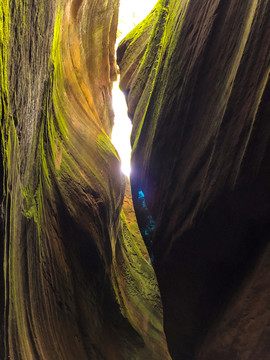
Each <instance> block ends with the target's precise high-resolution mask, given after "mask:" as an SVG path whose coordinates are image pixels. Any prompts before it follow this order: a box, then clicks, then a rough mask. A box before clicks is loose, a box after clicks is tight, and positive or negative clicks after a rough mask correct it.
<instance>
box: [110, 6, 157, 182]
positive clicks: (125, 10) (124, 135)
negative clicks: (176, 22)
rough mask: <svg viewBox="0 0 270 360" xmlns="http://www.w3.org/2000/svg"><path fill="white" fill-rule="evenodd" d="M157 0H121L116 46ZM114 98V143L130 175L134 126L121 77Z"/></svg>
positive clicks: (125, 171) (123, 169)
mask: <svg viewBox="0 0 270 360" xmlns="http://www.w3.org/2000/svg"><path fill="white" fill-rule="evenodd" d="M156 2H157V0H135V1H132V0H120V8H119V21H118V31H117V34H118V38H117V40H116V48H117V46H118V44H119V42H120V41H121V40H122V39H123V38H124V37H125V36H126V35H127V34H128V33H129V32H130V31H131V30H132V29H133V28H134V27H135V26H136V25H137V24H138V23H139V22H140V21H142V20H143V19H144V18H145V17H146V16H147V15H148V14H149V13H150V11H151V10H152V9H153V7H154V6H155V4H156ZM112 98H113V109H114V113H115V118H114V127H113V131H112V143H113V144H114V146H115V147H116V149H117V151H118V153H119V155H120V158H121V162H122V172H123V173H124V174H125V175H127V176H128V177H129V175H130V171H131V170H130V153H131V148H130V133H131V128H132V126H131V122H130V119H129V118H128V116H127V105H126V100H125V96H124V94H123V93H122V92H121V90H120V89H119V77H118V81H117V82H115V83H114V86H113V91H112Z"/></svg>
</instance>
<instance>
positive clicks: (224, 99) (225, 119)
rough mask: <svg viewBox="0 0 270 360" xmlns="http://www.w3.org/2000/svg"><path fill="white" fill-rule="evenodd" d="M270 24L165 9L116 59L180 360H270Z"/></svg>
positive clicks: (196, 6) (219, 9)
mask: <svg viewBox="0 0 270 360" xmlns="http://www.w3.org/2000/svg"><path fill="white" fill-rule="evenodd" d="M269 15H270V3H269V2H268V1H255V0H254V1H253V0H250V1H241V0H229V1H228V0H226V1H225V0H224V1H223V0H203V1H196V0H190V1H176V0H160V1H158V3H157V5H156V7H155V8H154V9H153V11H152V12H151V14H150V15H149V16H148V17H147V18H146V19H145V20H144V21H143V22H142V23H141V24H139V25H138V26H137V27H136V28H135V29H134V30H133V31H132V32H131V33H130V34H129V35H128V36H127V37H126V38H125V39H124V40H123V41H122V42H121V43H120V45H119V48H118V51H117V54H118V56H117V58H118V59H117V61H118V64H119V67H120V74H121V81H120V87H121V88H122V90H123V91H124V93H125V95H126V99H127V104H128V109H129V115H130V117H131V119H132V121H133V131H132V139H131V142H132V168H133V171H132V174H131V187H132V194H133V200H134V204H135V211H136V214H137V218H138V222H139V226H140V229H141V232H142V234H144V232H145V228H146V226H147V224H146V221H145V216H144V212H143V211H142V206H141V202H140V194H141V193H143V194H144V197H145V202H146V205H147V208H148V211H149V214H150V215H151V217H152V218H153V223H154V229H153V232H152V234H151V241H150V242H149V243H150V247H151V249H150V251H152V252H153V259H154V268H155V271H156V274H157V278H158V283H159V286H160V291H161V296H162V301H163V307H164V324H165V333H166V336H167V341H168V345H169V350H170V353H171V355H172V358H173V359H189V360H190V359H203V360H206V359H207V360H212V359H220V360H221V359H224V360H225V359H226V360H227V359H241V360H242V359H243V360H244V359H249V360H256V359H262V358H263V359H270V355H269V354H270V352H269V345H268V340H267V339H268V338H269V321H270V313H269V305H268V304H269V300H270V298H269V289H270V284H269V218H270V207H269V204H270V201H269V200H270V185H269V180H270V165H269V164H270V162H269V160H270V159H269V154H270V141H269V139H270V127H269V111H270V108H269V104H270V102H269V65H270V46H269V38H270V28H269Z"/></svg>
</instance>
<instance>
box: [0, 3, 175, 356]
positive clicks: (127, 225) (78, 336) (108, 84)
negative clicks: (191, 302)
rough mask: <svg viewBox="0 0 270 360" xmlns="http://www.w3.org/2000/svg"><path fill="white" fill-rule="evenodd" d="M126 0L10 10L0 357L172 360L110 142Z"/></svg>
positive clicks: (2, 95) (5, 12) (5, 41)
mask: <svg viewBox="0 0 270 360" xmlns="http://www.w3.org/2000/svg"><path fill="white" fill-rule="evenodd" d="M118 7H119V1H118V0H109V1H105V0H98V1H95V0H63V1H61V0H59V1H55V0H50V1H47V0H46V1H45V0H29V1H24V0H10V1H8V0H1V1H0V50H1V57H0V59H1V85H0V86H1V87H0V99H1V107H0V111H1V113H0V118H1V159H0V160H1V164H0V166H1V184H0V185H1V194H0V195H1V250H0V256H1V264H2V268H3V272H2V271H1V283H0V289H1V291H0V296H1V300H0V305H1V306H0V308H1V315H0V333H1V336H0V342H1V344H0V359H3V360H4V359H5V360H6V359H12V360H30V359H31V360H35V359H43V360H54V359H55V360H60V359H65V360H68V359H74V360H75V359H79V360H83V359H108V360H114V359H115V360H119V359H123V360H124V359H151V358H153V359H162V360H163V359H170V356H169V354H168V350H167V345H166V340H165V336H164V332H163V324H162V307H161V301H160V295H159V290H158V286H157V281H156V277H155V273H154V270H153V268H152V266H151V264H150V261H149V256H148V253H147V250H146V248H145V245H144V243H143V241H142V238H141V235H140V232H139V230H138V228H137V225H136V219H135V216H134V210H133V206H132V201H131V195H128V194H129V192H128V184H127V196H126V197H125V202H124V205H123V199H124V193H125V185H126V179H125V178H124V176H123V175H122V174H121V171H120V161H119V157H118V154H117V152H116V150H115V149H114V147H113V145H112V144H111V141H110V138H109V136H110V133H111V129H112V124H113V111H112V106H111V88H112V81H113V80H115V79H116V63H115V55H114V49H115V40H116V29H117V21H118Z"/></svg>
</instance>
